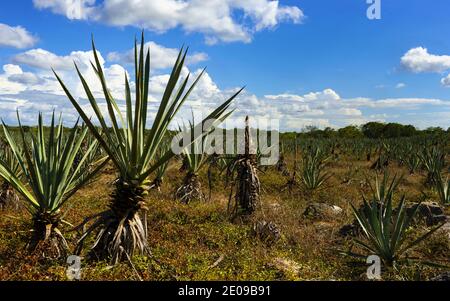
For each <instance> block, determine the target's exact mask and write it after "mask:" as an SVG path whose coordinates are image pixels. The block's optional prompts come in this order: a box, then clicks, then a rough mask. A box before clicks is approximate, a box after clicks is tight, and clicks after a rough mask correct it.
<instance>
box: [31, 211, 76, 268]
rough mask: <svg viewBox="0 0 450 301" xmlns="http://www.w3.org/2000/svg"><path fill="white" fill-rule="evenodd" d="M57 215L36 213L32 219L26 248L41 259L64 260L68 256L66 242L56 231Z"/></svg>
mask: <svg viewBox="0 0 450 301" xmlns="http://www.w3.org/2000/svg"><path fill="white" fill-rule="evenodd" d="M59 223H60V215H59V214H58V213H47V212H42V213H36V214H35V215H34V217H33V234H32V236H31V238H30V241H29V242H28V244H27V246H26V248H27V250H28V251H29V252H30V253H35V254H39V256H40V257H42V258H52V259H58V258H64V257H66V255H67V254H68V250H69V246H68V245H67V241H66V239H65V238H64V236H63V235H62V233H61V232H60V231H59V229H58V225H59Z"/></svg>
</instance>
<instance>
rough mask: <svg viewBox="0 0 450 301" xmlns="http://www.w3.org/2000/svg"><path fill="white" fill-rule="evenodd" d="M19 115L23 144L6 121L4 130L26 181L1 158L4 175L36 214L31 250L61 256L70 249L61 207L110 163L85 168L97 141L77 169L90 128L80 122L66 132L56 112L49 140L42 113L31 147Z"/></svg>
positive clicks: (0, 163) (1, 170)
mask: <svg viewBox="0 0 450 301" xmlns="http://www.w3.org/2000/svg"><path fill="white" fill-rule="evenodd" d="M17 118H18V121H19V129H20V133H21V145H22V147H19V142H18V141H16V140H15V139H13V137H12V135H11V133H10V130H8V128H7V126H6V125H5V123H3V130H4V133H5V136H6V139H7V140H8V143H9V145H10V146H11V149H12V152H13V154H14V156H15V158H16V160H17V162H18V163H19V166H20V169H21V173H22V174H23V178H24V181H22V180H21V178H20V176H19V175H20V172H19V173H17V172H16V171H15V170H13V169H11V167H10V165H9V164H8V162H5V161H4V160H2V159H0V176H2V177H3V178H4V179H5V181H7V182H8V183H9V184H10V185H11V186H12V187H14V189H15V190H16V191H17V192H18V193H19V194H20V195H21V196H22V197H23V199H24V201H25V204H24V205H25V208H27V209H28V211H29V212H30V213H31V215H32V217H33V235H32V237H31V238H30V241H29V243H28V248H29V250H30V251H33V250H35V249H36V248H37V247H38V246H40V245H42V246H43V248H44V249H43V253H44V254H48V255H50V256H55V257H59V256H62V255H63V254H64V253H65V251H67V243H66V240H65V238H64V236H63V235H62V233H61V231H60V228H59V226H60V224H61V221H62V219H61V207H62V206H63V205H64V204H65V203H66V202H67V201H68V200H69V199H70V197H71V196H72V195H73V194H74V193H75V192H76V191H77V190H78V189H80V188H81V187H83V185H84V184H85V183H86V182H87V181H89V180H90V179H91V178H92V177H93V176H94V175H95V174H96V173H97V172H98V171H99V170H100V169H101V168H102V167H103V166H104V165H105V164H106V162H107V160H106V159H103V160H102V161H103V162H101V164H99V165H98V166H97V167H96V168H95V169H94V170H93V171H87V170H86V169H85V168H83V162H84V161H86V159H87V158H88V156H89V155H90V153H91V152H92V151H93V150H94V149H95V147H96V144H97V142H94V143H92V144H91V145H89V146H88V148H87V150H86V152H85V154H84V156H83V157H82V158H81V161H80V164H79V165H78V167H77V168H76V169H74V170H73V169H72V164H73V161H74V159H75V157H76V155H77V153H78V152H79V150H80V146H81V143H82V141H83V139H84V137H85V136H86V133H87V131H88V129H87V128H86V127H81V128H80V127H79V126H78V121H77V123H76V124H75V126H74V127H73V128H72V129H71V130H70V132H69V133H68V134H66V133H65V132H64V128H63V125H62V120H61V119H60V121H59V124H55V116H54V114H53V115H52V121H51V125H50V128H49V133H48V141H47V140H46V138H45V137H46V134H45V133H44V125H43V120H42V114H39V119H38V128H37V136H34V135H33V134H30V135H31V146H29V145H28V142H27V138H26V137H25V131H24V128H23V127H22V125H21V122H20V118H19V114H17ZM21 149H22V151H21ZM30 190H31V191H30ZM47 243H48V244H47Z"/></svg>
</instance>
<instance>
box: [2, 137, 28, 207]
mask: <svg viewBox="0 0 450 301" xmlns="http://www.w3.org/2000/svg"><path fill="white" fill-rule="evenodd" d="M0 160H1V161H2V162H4V164H5V165H7V166H8V168H9V170H10V171H11V172H12V173H13V174H14V175H16V177H17V178H18V179H21V177H22V174H23V173H22V169H21V167H20V164H19V161H17V159H16V157H15V156H14V153H13V151H12V149H11V147H10V146H9V145H8V144H7V143H4V145H3V146H2V148H1V149H0ZM9 205H13V206H14V207H15V208H16V209H17V208H18V206H19V196H18V195H17V193H16V191H15V190H14V188H13V186H12V185H11V184H10V183H9V182H8V181H6V180H5V181H3V184H2V185H1V187H0V209H4V208H5V207H7V206H9Z"/></svg>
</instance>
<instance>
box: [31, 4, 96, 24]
mask: <svg viewBox="0 0 450 301" xmlns="http://www.w3.org/2000/svg"><path fill="white" fill-rule="evenodd" d="M33 4H34V6H35V7H36V8H38V9H50V10H51V11H52V12H53V13H55V14H61V15H65V16H66V17H67V18H69V19H70V20H83V19H87V18H88V17H89V16H91V15H92V14H93V13H94V10H95V7H93V5H94V4H95V0H33Z"/></svg>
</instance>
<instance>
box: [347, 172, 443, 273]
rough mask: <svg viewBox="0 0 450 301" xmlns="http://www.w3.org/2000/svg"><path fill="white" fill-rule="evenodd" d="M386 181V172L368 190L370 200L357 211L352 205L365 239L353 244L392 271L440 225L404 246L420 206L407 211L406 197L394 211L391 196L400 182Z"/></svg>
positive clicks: (394, 179)
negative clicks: (402, 258)
mask: <svg viewBox="0 0 450 301" xmlns="http://www.w3.org/2000/svg"><path fill="white" fill-rule="evenodd" d="M388 178H389V176H388V174H387V172H385V174H384V177H383V180H382V182H379V181H378V178H376V184H375V186H371V187H372V196H371V198H370V199H369V200H368V199H367V198H366V197H365V196H363V205H362V207H361V208H360V209H359V210H358V209H356V208H355V207H354V206H353V205H351V207H352V211H353V214H354V215H355V218H356V220H357V221H358V223H359V225H360V226H361V228H362V231H363V233H364V236H365V238H366V240H365V241H362V240H359V239H355V242H356V243H357V244H358V245H359V246H361V247H362V248H363V249H365V250H366V251H368V252H369V254H375V255H378V256H379V257H380V258H381V260H382V261H383V263H384V264H385V265H386V266H387V267H394V266H395V264H396V262H397V261H398V260H400V259H401V257H402V255H404V254H405V252H407V251H408V250H410V249H411V248H413V247H415V246H417V245H418V244H419V243H420V242H422V241H424V240H425V239H426V238H427V237H429V236H430V235H431V234H433V233H434V232H435V231H436V230H437V229H439V228H440V227H441V226H442V225H440V226H438V227H436V228H434V229H432V230H431V231H429V232H427V233H426V234H424V235H422V236H421V237H420V238H418V239H416V240H414V241H412V242H410V243H408V244H406V241H407V235H406V230H407V229H408V228H409V227H410V225H411V222H412V221H413V220H414V217H415V215H416V213H417V210H418V208H419V206H420V203H418V204H416V205H414V206H413V207H412V209H411V211H409V210H407V209H406V206H405V196H402V197H401V199H400V202H399V204H398V206H397V207H396V208H395V209H394V208H393V205H392V203H393V199H394V192H395V190H396V188H397V186H398V184H399V181H400V180H399V179H398V178H397V177H396V176H394V178H393V179H392V180H391V181H390V183H389V181H388ZM353 255H355V254H353ZM356 255H357V254H356ZM358 256H361V255H358Z"/></svg>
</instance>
